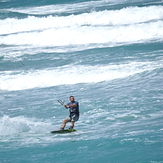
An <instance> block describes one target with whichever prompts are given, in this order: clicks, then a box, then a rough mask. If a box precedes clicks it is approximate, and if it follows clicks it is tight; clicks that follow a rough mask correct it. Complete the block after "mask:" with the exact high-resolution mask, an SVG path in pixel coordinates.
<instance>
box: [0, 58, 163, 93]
mask: <svg viewBox="0 0 163 163" xmlns="http://www.w3.org/2000/svg"><path fill="white" fill-rule="evenodd" d="M160 67H163V64H162V61H159V62H131V63H129V64H121V65H107V66H106V65H102V66H80V65H78V66H72V65H67V66H63V67H59V68H55V69H45V70H37V71H28V72H19V71H10V72H9V71H5V72H1V74H0V78H1V82H0V89H1V90H8V91H11V90H23V89H31V88H35V87H49V86H56V85H67V84H78V83H97V82H103V81H110V80H114V79H119V78H126V77H128V76H131V75H135V74H137V73H142V72H145V71H150V70H153V69H156V68H160Z"/></svg>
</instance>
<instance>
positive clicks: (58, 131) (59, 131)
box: [51, 129, 77, 134]
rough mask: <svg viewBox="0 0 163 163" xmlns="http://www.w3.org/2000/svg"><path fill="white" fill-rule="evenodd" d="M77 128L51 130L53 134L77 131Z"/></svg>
mask: <svg viewBox="0 0 163 163" xmlns="http://www.w3.org/2000/svg"><path fill="white" fill-rule="evenodd" d="M75 131H77V130H75V129H66V130H56V131H51V133H52V134H65V133H70V132H75Z"/></svg>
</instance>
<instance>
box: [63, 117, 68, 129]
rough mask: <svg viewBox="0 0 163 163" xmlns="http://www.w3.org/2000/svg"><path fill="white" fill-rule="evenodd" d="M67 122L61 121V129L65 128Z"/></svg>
mask: <svg viewBox="0 0 163 163" xmlns="http://www.w3.org/2000/svg"><path fill="white" fill-rule="evenodd" d="M67 122H68V121H67V119H64V120H63V123H62V129H64V128H65V126H66V123H67Z"/></svg>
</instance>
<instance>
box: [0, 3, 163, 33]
mask: <svg viewBox="0 0 163 163" xmlns="http://www.w3.org/2000/svg"><path fill="white" fill-rule="evenodd" d="M161 19H163V6H150V7H142V8H140V7H128V8H123V9H120V10H105V11H99V12H91V13H84V14H80V15H70V16H60V17H59V16H48V17H42V18H38V17H34V16H29V17H28V18H25V19H15V18H8V19H4V20H0V34H9V33H16V32H23V31H30V32H32V31H34V30H36V31H40V30H45V29H46V30H47V29H48V30H50V29H51V28H53V29H58V28H65V27H71V28H74V27H76V26H77V27H78V28H79V27H80V26H104V25H109V26H112V25H125V24H135V23H142V22H147V21H154V20H155V21H156V20H161Z"/></svg>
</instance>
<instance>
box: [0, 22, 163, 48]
mask: <svg viewBox="0 0 163 163" xmlns="http://www.w3.org/2000/svg"><path fill="white" fill-rule="evenodd" d="M162 29H163V21H158V22H151V23H148V24H137V25H129V26H120V27H86V26H84V27H80V28H78V27H66V28H59V29H48V30H44V31H41V32H30V33H27V32H25V33H19V34H11V35H8V36H0V44H6V45H33V46H69V45H81V44H83V45H87V44H107V46H108V47H109V46H114V45H117V44H130V43H136V42H148V41H150V40H162V38H163V30H162Z"/></svg>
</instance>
